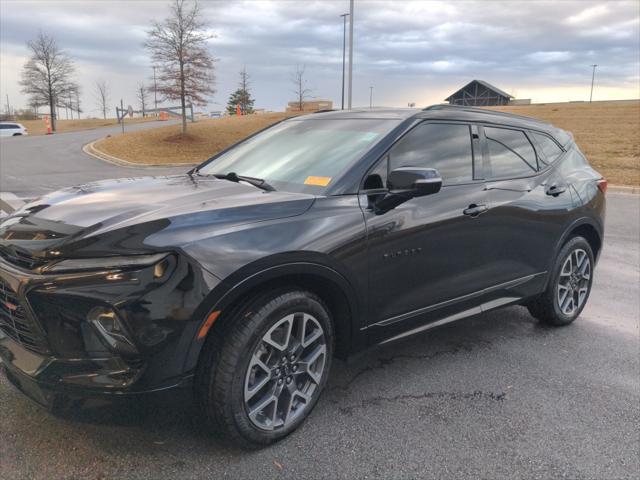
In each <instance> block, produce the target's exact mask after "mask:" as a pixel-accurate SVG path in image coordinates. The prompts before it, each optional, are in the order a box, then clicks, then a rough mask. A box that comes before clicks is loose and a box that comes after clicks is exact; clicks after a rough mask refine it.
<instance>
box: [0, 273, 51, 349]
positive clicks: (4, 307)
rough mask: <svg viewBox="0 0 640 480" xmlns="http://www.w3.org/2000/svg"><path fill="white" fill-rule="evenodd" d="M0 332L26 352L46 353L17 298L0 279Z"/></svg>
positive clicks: (42, 339) (41, 338)
mask: <svg viewBox="0 0 640 480" xmlns="http://www.w3.org/2000/svg"><path fill="white" fill-rule="evenodd" d="M0 330H2V332H4V333H5V334H6V335H7V336H8V337H10V338H12V339H13V340H15V341H16V342H18V343H19V344H21V345H22V346H23V347H24V348H26V349H27V350H31V351H32V352H36V353H47V352H48V348H47V343H46V341H45V339H44V338H43V337H42V335H40V334H39V333H38V331H37V330H36V328H35V326H34V325H33V322H32V321H31V320H30V319H29V317H28V315H27V314H26V311H25V308H24V306H23V305H22V304H21V303H20V301H19V300H18V296H17V295H16V293H15V292H14V291H13V290H12V289H11V287H10V286H9V285H7V284H6V283H5V282H4V281H3V280H2V279H1V278H0Z"/></svg>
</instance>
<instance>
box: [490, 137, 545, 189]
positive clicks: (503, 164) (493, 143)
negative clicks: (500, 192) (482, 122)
mask: <svg viewBox="0 0 640 480" xmlns="http://www.w3.org/2000/svg"><path fill="white" fill-rule="evenodd" d="M484 134H485V137H486V138H487V144H488V147H489V156H490V158H491V175H492V177H493V178H513V177H522V176H525V175H531V174H532V173H534V172H536V171H537V170H538V168H537V162H536V153H535V150H534V149H533V146H532V145H531V142H529V139H528V138H527V136H526V135H525V134H524V132H523V131H521V130H510V129H506V128H493V127H484Z"/></svg>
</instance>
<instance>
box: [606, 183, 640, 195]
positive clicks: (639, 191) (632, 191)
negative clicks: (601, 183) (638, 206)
mask: <svg viewBox="0 0 640 480" xmlns="http://www.w3.org/2000/svg"><path fill="white" fill-rule="evenodd" d="M607 193H625V194H627V195H640V187H625V186H622V185H609V186H608V187H607Z"/></svg>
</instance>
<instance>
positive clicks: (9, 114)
mask: <svg viewBox="0 0 640 480" xmlns="http://www.w3.org/2000/svg"><path fill="white" fill-rule="evenodd" d="M7 117H11V105H10V104H9V94H8V93H7ZM7 120H8V119H7Z"/></svg>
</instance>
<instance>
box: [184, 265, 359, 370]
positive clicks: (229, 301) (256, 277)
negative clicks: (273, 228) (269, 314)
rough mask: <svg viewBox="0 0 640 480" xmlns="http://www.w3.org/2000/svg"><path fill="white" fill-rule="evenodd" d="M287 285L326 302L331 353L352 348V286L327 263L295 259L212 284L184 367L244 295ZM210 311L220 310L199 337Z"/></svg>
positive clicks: (192, 363) (342, 354)
mask: <svg viewBox="0 0 640 480" xmlns="http://www.w3.org/2000/svg"><path fill="white" fill-rule="evenodd" d="M247 270H249V271H250V272H251V273H248V272H247ZM290 286H294V287H299V288H300V289H302V290H308V291H310V292H312V293H314V294H316V295H317V296H318V297H320V298H321V299H322V300H323V301H324V302H325V303H326V304H327V307H328V308H329V310H330V313H331V317H332V321H333V327H334V331H335V337H336V352H335V353H336V355H337V356H338V357H340V358H345V357H346V356H348V354H349V353H350V352H352V351H353V350H354V349H355V348H354V342H357V341H358V336H357V334H356V332H358V328H357V325H356V319H357V318H359V310H360V307H359V305H358V303H359V302H358V301H357V300H356V299H357V298H358V297H357V294H356V290H355V288H354V287H353V286H352V285H351V283H350V282H349V281H348V280H347V279H346V278H345V276H344V275H342V274H341V273H339V272H338V271H337V270H336V269H334V268H332V267H330V266H327V265H325V264H321V263H317V262H310V261H296V262H289V263H284V264H279V265H275V266H271V267H267V268H262V269H258V270H256V269H255V268H251V266H249V267H245V268H243V269H241V271H239V272H236V273H235V274H233V275H231V276H230V277H229V278H228V279H225V280H224V281H223V282H221V284H220V285H218V286H217V287H216V288H214V289H213V290H212V291H211V292H210V294H209V295H208V296H207V298H206V299H205V300H204V301H203V302H202V305H201V306H200V307H199V308H198V309H197V310H196V312H195V313H194V316H195V318H198V319H200V323H199V325H198V328H197V330H196V334H195V335H194V337H193V339H192V341H191V344H190V347H189V350H188V354H187V357H186V359H185V365H184V371H185V372H189V371H191V370H193V369H194V368H195V367H196V365H197V363H198V359H199V357H200V352H201V350H202V347H203V346H204V343H205V341H206V338H208V337H209V336H210V335H216V334H218V333H219V332H221V331H222V329H223V328H224V326H225V324H226V322H228V321H229V320H230V318H232V317H233V316H234V314H236V313H237V309H238V308H241V307H242V306H243V304H244V303H245V302H246V301H247V299H248V298H255V296H256V295H260V294H263V293H266V292H267V291H270V290H278V289H281V288H283V287H290ZM213 312H220V313H219V317H216V319H215V321H214V322H213V324H212V325H211V326H210V328H209V329H208V331H207V332H206V336H204V337H203V338H199V335H198V332H200V330H201V329H202V328H203V327H204V325H205V323H206V321H207V319H208V318H209V316H210V315H211V314H212V313H213Z"/></svg>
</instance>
